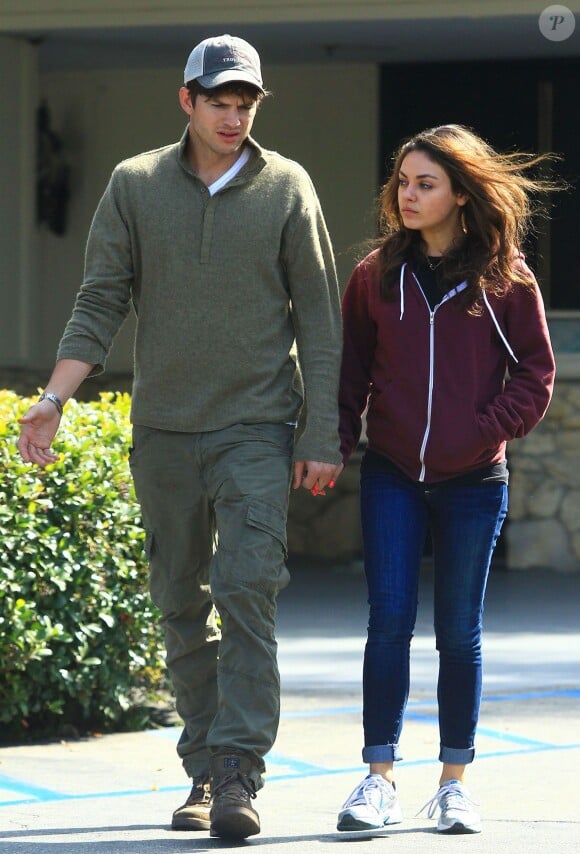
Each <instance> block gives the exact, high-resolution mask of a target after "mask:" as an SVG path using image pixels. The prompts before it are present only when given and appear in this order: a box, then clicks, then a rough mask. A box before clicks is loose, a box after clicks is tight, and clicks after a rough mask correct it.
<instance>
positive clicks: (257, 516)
mask: <svg viewBox="0 0 580 854" xmlns="http://www.w3.org/2000/svg"><path fill="white" fill-rule="evenodd" d="M246 522H247V524H248V525H249V526H250V527H251V528H257V529H258V530H259V531H264V532H265V533H266V534H270V535H271V536H272V537H274V538H275V539H276V540H277V541H278V542H279V543H280V545H281V546H282V553H283V558H284V560H285V559H286V558H287V557H288V546H287V542H286V513H285V512H284V510H282V508H281V507H277V506H276V505H275V504H269V503H268V502H267V501H263V500H262V499H261V498H253V499H252V500H251V501H250V503H249V505H248V510H247V513H246Z"/></svg>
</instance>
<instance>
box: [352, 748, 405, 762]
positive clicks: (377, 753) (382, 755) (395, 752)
mask: <svg viewBox="0 0 580 854" xmlns="http://www.w3.org/2000/svg"><path fill="white" fill-rule="evenodd" d="M362 758H363V762H365V763H366V764H370V763H371V762H373V763H375V762H400V760H401V759H402V758H403V757H402V755H401V751H400V750H399V745H398V744H372V745H370V746H368V747H363V752H362Z"/></svg>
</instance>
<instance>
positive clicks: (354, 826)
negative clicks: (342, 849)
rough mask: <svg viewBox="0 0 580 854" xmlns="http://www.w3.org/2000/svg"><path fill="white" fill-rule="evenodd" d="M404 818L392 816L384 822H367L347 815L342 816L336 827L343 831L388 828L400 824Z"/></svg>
mask: <svg viewBox="0 0 580 854" xmlns="http://www.w3.org/2000/svg"><path fill="white" fill-rule="evenodd" d="M401 821H402V818H392V819H388V821H385V823H384V824H367V822H366V821H361V820H360V819H358V818H353V817H352V816H345V817H344V818H342V819H341V820H340V821H339V822H338V824H337V825H336V829H337V830H340V831H341V832H343V833H344V832H348V831H357V830H358V831H364V830H366V831H369V830H386V828H387V827H391V825H393V824H400V823H401Z"/></svg>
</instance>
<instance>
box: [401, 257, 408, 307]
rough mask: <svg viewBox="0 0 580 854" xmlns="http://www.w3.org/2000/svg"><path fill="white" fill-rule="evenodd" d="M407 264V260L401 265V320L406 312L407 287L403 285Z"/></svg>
mask: <svg viewBox="0 0 580 854" xmlns="http://www.w3.org/2000/svg"><path fill="white" fill-rule="evenodd" d="M406 266H407V262H406V261H405V263H404V264H403V266H402V267H401V275H400V277H399V293H400V299H401V303H400V305H401V314H400V315H399V320H402V319H403V315H404V314H405V288H404V287H403V281H404V278H405V267H406Z"/></svg>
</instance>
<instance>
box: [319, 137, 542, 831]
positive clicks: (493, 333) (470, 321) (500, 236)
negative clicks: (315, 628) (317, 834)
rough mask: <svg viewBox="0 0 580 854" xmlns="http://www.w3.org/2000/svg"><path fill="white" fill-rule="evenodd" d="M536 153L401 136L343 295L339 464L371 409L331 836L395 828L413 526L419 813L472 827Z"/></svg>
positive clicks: (521, 361)
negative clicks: (429, 678)
mask: <svg viewBox="0 0 580 854" xmlns="http://www.w3.org/2000/svg"><path fill="white" fill-rule="evenodd" d="M544 159H545V158H544V157H532V156H529V155H523V154H520V155H515V154H511V155H501V154H499V153H497V152H495V151H494V150H493V149H492V148H490V146H489V145H487V143H485V142H484V141H483V140H482V139H480V138H479V137H478V136H476V135H475V134H474V133H473V132H471V131H470V130H468V129H466V128H464V127H461V126H458V125H445V126H442V127H438V128H434V129H431V130H427V131H424V132H423V133H419V134H418V135H417V136H415V137H413V138H412V139H411V140H410V141H408V142H406V143H405V144H404V145H403V146H402V147H401V149H400V151H399V153H398V155H397V157H396V160H395V166H394V171H393V174H392V176H391V178H390V179H389V181H388V182H387V184H386V185H385V186H384V188H383V190H382V193H381V196H380V203H381V207H380V211H381V224H382V226H383V228H382V233H383V238H382V240H381V244H380V247H379V248H378V249H376V250H375V251H373V252H371V253H370V254H369V255H368V256H367V257H366V258H365V259H364V260H363V261H361V263H360V264H359V265H358V266H357V267H356V269H355V270H354V272H353V274H352V277H351V279H350V282H349V284H348V287H347V290H346V292H345V295H344V301H343V314H344V355H343V364H342V377H341V393H340V406H341V420H340V433H341V442H342V455H343V464H346V462H347V460H348V459H349V457H350V455H351V453H352V452H353V450H354V449H355V448H356V445H357V442H358V440H359V437H360V433H361V416H362V413H363V411H364V410H365V408H366V407H367V405H368V411H367V439H368V446H367V450H366V453H365V456H364V459H363V463H362V466H361V517H362V530H363V543H364V559H365V573H366V578H367V584H368V593H369V605H370V615H369V625H368V639H367V643H366V647H365V655H364V669H363V697H364V708H363V728H364V749H363V761H364V762H365V763H368V764H369V766H370V767H369V774H368V776H367V777H365V779H364V780H363V781H362V782H361V783H360V785H359V786H357V787H356V789H355V790H354V791H353V792H352V794H351V795H350V796H349V798H348V799H347V801H346V802H345V804H344V805H343V807H342V809H341V810H340V813H339V818H338V829H339V830H360V829H366V828H380V827H385V826H386V825H389V824H394V823H397V822H399V821H401V809H400V805H399V802H398V800H397V794H396V791H395V783H394V771H393V768H394V763H395V762H396V761H397V760H399V759H401V753H400V747H399V739H400V735H401V729H402V723H403V715H404V711H405V706H406V703H407V698H408V692H409V652H410V642H411V637H412V635H413V630H414V625H415V619H416V613H417V590H418V581H419V570H420V565H421V557H422V554H423V548H424V543H425V538H426V535H427V531H428V530H429V531H430V534H431V539H432V546H433V563H434V625H435V636H436V645H437V649H438V651H439V677H438V689H437V692H438V693H437V696H438V704H439V729H440V753H439V760H440V762H441V763H442V769H441V775H440V779H439V788H438V791H437V793H436V794H435V796H434V798H432V799H431V801H429V805H430V810H429V815H430V816H432V815H433V814H434V813H435V811H436V810H437V808H439V821H438V830H439V831H442V832H447V833H477V832H479V831H480V830H481V822H480V818H479V815H478V814H477V811H476V808H475V804H474V803H473V802H472V800H471V798H470V796H469V793H468V791H467V789H466V788H465V785H464V777H465V770H466V766H467V765H468V764H469V763H471V762H472V761H473V758H474V736H475V729H476V725H477V719H478V713H479V705H480V696H481V623H482V612H483V599H484V593H485V587H486V582H487V576H488V570H489V566H490V561H491V556H492V552H493V549H494V546H495V543H496V541H497V538H498V536H499V533H500V530H501V526H502V523H503V521H504V519H505V516H506V512H507V482H508V471H507V466H506V458H505V451H506V442H508V441H509V440H511V439H514V438H517V437H521V436H525V435H526V434H527V433H528V432H529V431H530V430H531V429H532V428H533V427H534V426H535V425H536V424H537V423H538V421H540V419H541V418H542V417H543V415H544V413H545V411H546V408H547V406H548V403H549V401H550V397H551V394H552V388H553V381H554V358H553V353H552V349H551V345H550V339H549V335H548V329H547V326H546V319H545V315H544V308H543V304H542V298H541V296H540V292H539V289H538V286H537V284H536V281H535V279H534V276H533V274H532V273H531V272H530V270H529V269H528V267H527V266H526V264H525V262H524V259H523V256H522V254H521V252H520V246H521V243H522V239H523V237H524V234H525V232H526V228H527V226H528V225H529V222H530V217H531V214H532V207H531V202H530V199H531V196H532V194H534V193H535V192H536V191H537V190H541V189H549V188H550V185H549V183H548V182H546V181H542V180H540V179H537V180H536V179H534V178H532V177H530V176H529V173H528V172H527V169H528V167H530V166H534V165H537V164H539V163H540V162H542V161H543V160H544ZM508 373H509V380H507V374H508ZM341 470H342V466H340V467H339V468H338V469H337V470H336V472H335V477H337V476H338V475H339V474H340V471H341ZM426 806H427V805H426Z"/></svg>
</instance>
